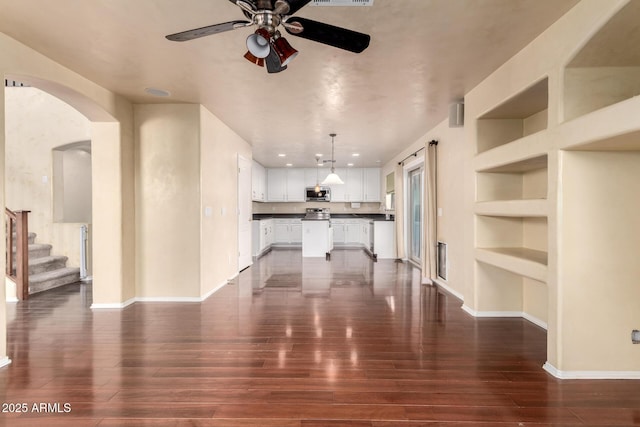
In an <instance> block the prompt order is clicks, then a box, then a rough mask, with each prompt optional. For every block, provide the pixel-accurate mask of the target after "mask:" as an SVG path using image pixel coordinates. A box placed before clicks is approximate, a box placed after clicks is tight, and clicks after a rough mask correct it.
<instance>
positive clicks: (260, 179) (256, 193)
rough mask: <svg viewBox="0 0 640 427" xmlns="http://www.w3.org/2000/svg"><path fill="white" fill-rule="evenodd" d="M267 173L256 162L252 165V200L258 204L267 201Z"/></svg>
mask: <svg viewBox="0 0 640 427" xmlns="http://www.w3.org/2000/svg"><path fill="white" fill-rule="evenodd" d="M266 173H267V171H266V170H265V168H264V166H262V165H261V164H260V163H258V162H256V161H255V160H254V161H253V162H252V164H251V199H252V200H253V201H256V202H264V201H266V193H267V185H266V184H267V176H266Z"/></svg>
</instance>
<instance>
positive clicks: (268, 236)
mask: <svg viewBox="0 0 640 427" xmlns="http://www.w3.org/2000/svg"><path fill="white" fill-rule="evenodd" d="M252 227H253V229H252V234H253V238H252V243H253V250H252V251H251V253H252V255H253V256H254V257H257V256H260V255H261V254H262V253H263V252H264V251H266V250H267V249H268V248H269V247H270V246H271V245H272V244H273V239H274V229H273V220H272V219H262V220H257V221H253V226H252Z"/></svg>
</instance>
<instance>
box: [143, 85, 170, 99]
mask: <svg viewBox="0 0 640 427" xmlns="http://www.w3.org/2000/svg"><path fill="white" fill-rule="evenodd" d="M144 91H145V92H146V93H148V94H149V95H153V96H158V97H161V98H165V97H167V96H171V92H169V91H168V90H164V89H158V88H157V87H147V88H145V89H144Z"/></svg>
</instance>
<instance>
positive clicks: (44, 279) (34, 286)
mask: <svg viewBox="0 0 640 427" xmlns="http://www.w3.org/2000/svg"><path fill="white" fill-rule="evenodd" d="M79 281H80V269H79V268H70V267H65V268H59V269H57V270H52V271H46V272H44V273H38V274H33V275H31V276H29V294H35V293H38V292H42V291H46V290H49V289H53V288H57V287H59V286H64V285H68V284H69V283H75V282H79Z"/></svg>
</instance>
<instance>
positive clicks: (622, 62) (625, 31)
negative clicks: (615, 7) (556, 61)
mask: <svg viewBox="0 0 640 427" xmlns="http://www.w3.org/2000/svg"><path fill="white" fill-rule="evenodd" d="M639 16H640V2H637V1H633V2H629V4H627V5H626V6H625V7H623V8H622V9H620V11H619V12H618V13H617V14H616V15H615V16H613V17H612V18H611V19H610V20H609V21H608V22H607V23H606V24H605V25H604V26H603V27H602V28H601V29H600V31H598V32H597V33H596V34H595V35H594V36H593V37H592V38H591V39H590V40H589V41H588V42H587V43H586V45H585V46H584V47H583V48H582V49H581V50H580V51H578V53H577V54H576V55H575V56H574V57H573V59H572V60H571V61H570V62H569V63H568V65H567V67H566V68H565V73H564V119H565V121H569V120H572V119H575V118H577V117H580V116H583V115H585V114H588V113H590V112H593V111H596V110H599V109H601V108H604V107H607V106H610V105H613V104H616V103H618V102H621V101H624V100H625V99H629V98H632V97H634V96H637V95H640V50H638V46H639V45H640V31H638V17H639Z"/></svg>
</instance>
